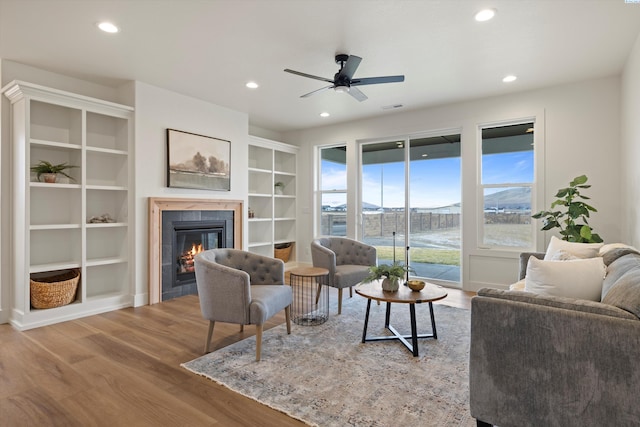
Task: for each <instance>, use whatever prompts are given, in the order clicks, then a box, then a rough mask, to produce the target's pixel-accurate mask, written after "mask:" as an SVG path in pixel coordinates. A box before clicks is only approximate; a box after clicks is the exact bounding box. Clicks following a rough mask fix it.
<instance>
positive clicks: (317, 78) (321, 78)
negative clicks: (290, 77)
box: [284, 68, 333, 83]
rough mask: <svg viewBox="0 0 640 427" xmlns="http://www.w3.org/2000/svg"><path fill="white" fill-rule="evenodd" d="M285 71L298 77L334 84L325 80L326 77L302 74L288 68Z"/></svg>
mask: <svg viewBox="0 0 640 427" xmlns="http://www.w3.org/2000/svg"><path fill="white" fill-rule="evenodd" d="M284 71H285V72H287V73H291V74H295V75H298V76H302V77H308V78H310V79H315V80H321V81H323V82H327V83H333V80H329V79H325V78H324V77H318V76H314V75H312V74H307V73H301V72H300V71H294V70H290V69H288V68H287V69H285V70H284Z"/></svg>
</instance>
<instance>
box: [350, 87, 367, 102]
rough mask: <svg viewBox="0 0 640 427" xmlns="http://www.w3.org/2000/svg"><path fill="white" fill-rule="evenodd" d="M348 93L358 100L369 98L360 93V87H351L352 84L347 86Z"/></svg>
mask: <svg viewBox="0 0 640 427" xmlns="http://www.w3.org/2000/svg"><path fill="white" fill-rule="evenodd" d="M349 95H351V96H353V97H354V98H355V99H357V100H358V101H360V102H362V101H366V100H367V99H369V98H367V95H365V94H364V93H362V91H361V90H360V89H358V88H357V87H353V86H351V87H350V88H349Z"/></svg>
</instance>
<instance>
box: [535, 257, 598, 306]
mask: <svg viewBox="0 0 640 427" xmlns="http://www.w3.org/2000/svg"><path fill="white" fill-rule="evenodd" d="M605 271H606V268H605V266H604V262H603V261H602V258H600V257H596V258H587V259H575V260H570V261H544V260H539V259H538V258H536V257H533V256H532V257H530V258H529V263H528V264H527V275H526V277H525V283H524V290H525V291H528V292H534V293H537V294H544V295H553V296H559V297H567V298H579V299H586V300H590V301H600V296H601V293H602V281H603V280H604V275H605Z"/></svg>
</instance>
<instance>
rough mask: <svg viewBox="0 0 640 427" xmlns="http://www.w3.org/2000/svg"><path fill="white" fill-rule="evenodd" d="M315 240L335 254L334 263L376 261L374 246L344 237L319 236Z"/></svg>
mask: <svg viewBox="0 0 640 427" xmlns="http://www.w3.org/2000/svg"><path fill="white" fill-rule="evenodd" d="M317 242H318V243H319V244H320V245H322V246H324V247H325V248H327V249H330V250H331V251H332V252H333V253H334V254H336V265H345V264H352V265H366V266H370V265H372V264H371V263H372V262H373V263H375V261H376V250H375V248H374V247H372V246H369V245H365V244H364V243H362V242H358V241H357V240H352V239H347V238H345V237H321V238H319V239H317Z"/></svg>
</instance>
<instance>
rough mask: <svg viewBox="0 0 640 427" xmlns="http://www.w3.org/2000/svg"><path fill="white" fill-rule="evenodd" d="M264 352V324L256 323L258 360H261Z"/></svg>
mask: <svg viewBox="0 0 640 427" xmlns="http://www.w3.org/2000/svg"><path fill="white" fill-rule="evenodd" d="M261 353H262V325H256V362H259V361H260V354H261Z"/></svg>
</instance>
